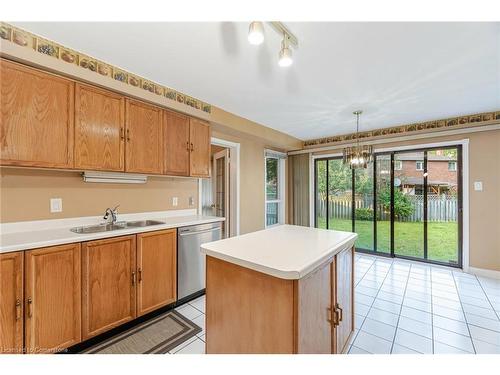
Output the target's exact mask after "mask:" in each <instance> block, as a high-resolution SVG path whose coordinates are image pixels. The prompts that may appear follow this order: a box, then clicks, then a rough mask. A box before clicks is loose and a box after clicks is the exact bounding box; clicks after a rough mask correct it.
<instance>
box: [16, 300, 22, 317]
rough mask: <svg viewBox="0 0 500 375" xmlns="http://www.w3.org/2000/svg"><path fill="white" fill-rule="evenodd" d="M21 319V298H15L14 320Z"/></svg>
mask: <svg viewBox="0 0 500 375" xmlns="http://www.w3.org/2000/svg"><path fill="white" fill-rule="evenodd" d="M19 319H21V300H20V299H19V298H18V299H16V320H19Z"/></svg>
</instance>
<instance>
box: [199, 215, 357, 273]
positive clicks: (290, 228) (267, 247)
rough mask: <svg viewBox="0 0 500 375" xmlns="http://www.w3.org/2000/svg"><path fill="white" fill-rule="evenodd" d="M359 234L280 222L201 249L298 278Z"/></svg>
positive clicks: (350, 245) (348, 245)
mask: <svg viewBox="0 0 500 375" xmlns="http://www.w3.org/2000/svg"><path fill="white" fill-rule="evenodd" d="M357 237H358V235H357V234H356V233H351V232H340V231H334V230H327V229H318V228H311V227H302V226H296V225H279V226H276V227H272V228H268V229H264V230H261V231H257V232H252V233H248V234H244V235H241V236H237V237H231V238H228V239H224V240H220V241H214V242H209V243H205V244H202V245H201V251H202V252H203V253H204V254H206V255H208V256H211V257H214V258H218V259H221V260H224V261H227V262H230V263H233V264H236V265H239V266H242V267H245V268H249V269H252V270H254V271H258V272H262V273H265V274H268V275H271V276H275V277H278V278H281V279H287V280H298V279H301V278H303V277H304V276H306V275H307V274H309V273H310V272H311V271H313V270H314V269H316V268H317V267H318V266H319V265H321V264H322V263H323V262H325V261H326V260H327V259H329V258H331V257H333V256H334V255H335V254H337V253H338V252H340V251H342V250H344V249H346V248H348V247H352V246H353V245H354V242H355V241H356V239H357Z"/></svg>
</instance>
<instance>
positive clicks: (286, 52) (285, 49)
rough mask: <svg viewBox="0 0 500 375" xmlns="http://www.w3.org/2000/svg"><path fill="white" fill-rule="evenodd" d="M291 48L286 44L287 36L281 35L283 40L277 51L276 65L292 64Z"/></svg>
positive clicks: (285, 65)
mask: <svg viewBox="0 0 500 375" xmlns="http://www.w3.org/2000/svg"><path fill="white" fill-rule="evenodd" d="M292 63H293V59H292V50H291V49H290V47H289V46H288V36H287V35H283V41H282V42H281V50H280V53H279V60H278V65H279V66H281V67H287V66H290V65H292Z"/></svg>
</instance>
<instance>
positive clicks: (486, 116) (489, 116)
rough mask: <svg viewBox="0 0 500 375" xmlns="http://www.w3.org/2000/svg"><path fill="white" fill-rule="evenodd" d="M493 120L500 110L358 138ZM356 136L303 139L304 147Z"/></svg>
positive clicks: (400, 126) (396, 127)
mask: <svg viewBox="0 0 500 375" xmlns="http://www.w3.org/2000/svg"><path fill="white" fill-rule="evenodd" d="M493 120H500V111H496V112H485V113H477V114H474V115H468V116H460V117H452V118H447V119H442V120H436V121H427V122H419V123H414V124H409V125H399V126H393V127H391V128H384V129H377V130H371V131H366V132H360V133H359V139H363V138H373V137H380V136H384V135H393V134H403V133H412V132H414V131H419V130H429V129H436V128H448V127H454V126H459V125H466V124H475V125H479V123H481V122H484V123H485V122H489V121H493ZM357 138H358V137H357V136H356V133H351V134H345V135H338V136H333V137H326V138H317V139H311V140H308V141H304V147H308V146H317V145H324V144H331V143H339V142H346V141H352V140H356V139H357Z"/></svg>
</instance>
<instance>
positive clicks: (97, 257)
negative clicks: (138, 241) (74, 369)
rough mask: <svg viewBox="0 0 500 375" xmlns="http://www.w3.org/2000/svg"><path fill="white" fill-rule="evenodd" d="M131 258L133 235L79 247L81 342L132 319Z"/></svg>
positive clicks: (133, 267)
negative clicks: (80, 252) (80, 267)
mask: <svg viewBox="0 0 500 375" xmlns="http://www.w3.org/2000/svg"><path fill="white" fill-rule="evenodd" d="M135 256H136V249H135V235H133V236H123V237H115V238H110V239H105V240H97V241H90V242H84V243H83V247H82V284H83V285H82V335H83V339H88V338H90V337H92V336H96V335H98V334H100V333H103V332H105V331H108V330H109V329H111V328H114V327H116V326H119V325H120V324H123V323H125V322H128V321H129V320H132V319H134V318H135V317H136V306H135V302H136V288H135V284H136V282H137V278H136V277H137V275H136V271H135V270H136V259H135Z"/></svg>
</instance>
